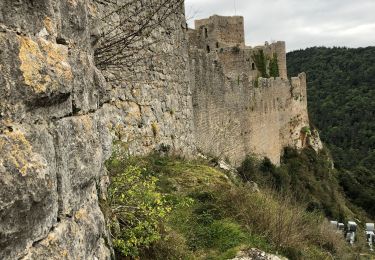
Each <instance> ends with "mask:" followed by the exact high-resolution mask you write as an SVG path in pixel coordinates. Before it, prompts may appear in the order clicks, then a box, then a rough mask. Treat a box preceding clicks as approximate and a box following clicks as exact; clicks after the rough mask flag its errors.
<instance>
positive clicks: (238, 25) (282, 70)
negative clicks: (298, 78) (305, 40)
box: [188, 15, 287, 79]
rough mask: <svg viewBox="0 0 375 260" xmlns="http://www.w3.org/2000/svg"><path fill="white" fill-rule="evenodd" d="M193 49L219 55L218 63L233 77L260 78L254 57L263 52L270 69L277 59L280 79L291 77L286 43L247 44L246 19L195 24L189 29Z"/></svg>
mask: <svg viewBox="0 0 375 260" xmlns="http://www.w3.org/2000/svg"><path fill="white" fill-rule="evenodd" d="M188 35H189V43H190V48H198V49H201V50H204V51H205V52H206V53H216V54H217V56H218V60H219V61H220V62H221V63H222V64H223V66H224V67H225V71H226V72H227V73H228V75H229V74H240V73H246V74H248V76H249V77H253V78H256V77H258V75H259V74H260V70H259V68H257V65H256V62H255V61H254V58H253V57H254V55H256V54H257V53H258V52H259V51H263V53H264V55H265V58H266V63H267V70H269V65H270V60H271V59H272V58H274V55H276V57H277V64H278V69H279V76H280V77H281V78H284V79H286V78H287V67H286V48H285V42H283V41H278V42H274V43H271V44H269V43H267V42H266V43H265V44H264V45H263V46H256V47H250V46H246V44H245V30H244V18H243V17H242V16H218V15H214V16H211V17H209V18H207V19H201V20H196V21H195V29H189V31H188Z"/></svg>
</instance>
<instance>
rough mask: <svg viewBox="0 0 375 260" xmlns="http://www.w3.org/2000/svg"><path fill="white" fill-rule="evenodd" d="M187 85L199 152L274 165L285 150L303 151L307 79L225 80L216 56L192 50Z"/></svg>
mask: <svg viewBox="0 0 375 260" xmlns="http://www.w3.org/2000/svg"><path fill="white" fill-rule="evenodd" d="M190 55H191V64H190V67H191V83H192V89H193V107H194V109H193V111H194V125H195V137H196V140H197V146H198V149H199V150H200V151H201V152H202V153H207V154H210V155H211V156H215V157H221V158H226V159H228V160H229V161H230V162H231V163H233V164H235V165H239V164H240V163H241V162H242V161H243V159H244V158H245V157H246V155H248V154H254V155H257V156H259V157H263V156H267V157H269V158H270V159H271V160H272V162H274V163H276V164H278V163H279V162H280V156H281V153H282V149H283V147H285V146H293V147H297V148H302V141H301V140H300V131H301V129H302V127H304V126H307V125H308V124H309V123H308V116H307V103H306V78H305V75H304V74H301V75H300V76H299V77H297V78H292V81H291V82H290V81H289V80H287V79H281V78H276V79H273V78H271V79H263V78H260V79H259V82H258V86H256V85H255V84H254V81H253V78H252V77H249V76H247V75H246V74H240V73H238V74H237V75H235V77H229V76H228V75H227V74H226V73H225V70H224V68H225V66H226V65H225V64H222V63H221V60H220V59H218V56H217V55H216V53H211V54H206V53H205V51H203V50H198V49H192V50H191V53H190Z"/></svg>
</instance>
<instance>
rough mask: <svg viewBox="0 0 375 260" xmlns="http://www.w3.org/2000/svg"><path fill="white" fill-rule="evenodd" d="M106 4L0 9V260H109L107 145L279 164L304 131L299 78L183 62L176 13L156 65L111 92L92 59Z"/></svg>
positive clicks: (190, 56)
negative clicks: (259, 158)
mask: <svg viewBox="0 0 375 260" xmlns="http://www.w3.org/2000/svg"><path fill="white" fill-rule="evenodd" d="M127 1H128V0H127ZM105 2H106V1H95V3H94V2H93V1H90V0H33V1H30V0H27V1H26V0H18V1H13V0H3V1H0V259H19V258H21V259H109V258H110V255H111V251H110V242H109V240H108V234H107V230H106V225H105V219H104V217H103V214H102V212H101V210H100V207H99V200H100V199H105V193H106V185H107V184H108V178H107V176H106V169H105V167H104V162H105V160H106V159H107V158H109V156H110V155H111V149H112V142H113V141H114V140H122V141H123V142H126V143H128V144H129V151H130V152H131V153H134V154H146V153H148V152H151V151H153V150H154V149H158V148H159V147H160V146H161V145H166V146H169V147H170V148H171V151H172V152H175V153H178V154H182V155H185V156H194V154H195V153H196V150H197V147H198V148H200V149H201V150H203V151H204V152H207V153H208V152H211V151H213V152H214V153H216V154H219V153H220V154H221V153H222V151H224V152H225V155H227V156H228V157H230V159H231V160H232V161H233V162H234V163H238V162H240V160H241V159H242V158H244V156H245V155H246V154H248V153H257V154H261V155H263V156H268V157H270V158H272V159H273V161H275V162H277V161H278V160H279V159H278V158H279V156H280V151H281V147H282V146H284V145H290V144H294V145H296V146H298V142H299V137H300V135H299V134H300V133H299V129H300V128H301V127H302V126H304V125H305V124H307V123H308V118H307V112H306V88H305V78H304V75H303V74H302V75H300V77H299V78H295V79H293V80H292V82H289V81H288V80H286V79H281V78H277V79H260V80H259V86H258V87H257V88H255V87H254V85H253V83H252V82H253V81H252V80H251V79H250V77H247V76H243V77H235V78H233V77H232V78H228V76H227V75H226V74H225V68H224V66H223V65H222V64H220V63H218V62H217V59H216V57H215V56H210V55H207V54H206V53H202V51H201V50H198V49H191V50H190V51H189V48H188V38H187V37H188V35H187V32H186V26H185V21H184V14H183V11H182V10H181V13H179V14H176V15H175V16H173V17H171V18H169V20H168V23H169V31H168V32H166V31H163V30H158V31H155V35H154V36H155V37H158V38H159V40H160V41H159V43H158V44H156V45H155V46H153V47H152V48H154V50H153V51H155V52H162V53H163V55H162V56H161V58H158V59H157V60H153V61H149V62H151V64H150V63H147V62H146V63H145V65H144V66H143V67H142V66H141V67H139V68H137V70H138V71H136V73H137V75H139V77H138V78H137V80H134V79H132V78H131V77H132V75H134V73H135V72H134V71H133V70H132V68H124V69H123V71H122V73H123V76H124V77H123V78H125V79H124V80H123V81H122V82H120V83H119V82H117V83H107V82H106V80H105V78H104V76H103V73H102V72H100V71H99V70H98V69H97V68H96V67H95V64H94V59H93V52H94V46H93V45H94V43H95V38H96V37H97V33H98V28H97V27H98V26H99V27H100V23H99V22H98V21H99V20H98V18H100V17H103V12H105V8H106V7H105V4H104V3H105ZM98 23H99V24H98ZM224 38H225V37H224ZM240 38H241V39H242V38H243V36H241V37H240ZM280 57H282V56H280ZM285 73H286V72H285ZM110 74H111V72H110V71H106V72H105V76H107V77H108V76H110ZM126 78H128V79H126Z"/></svg>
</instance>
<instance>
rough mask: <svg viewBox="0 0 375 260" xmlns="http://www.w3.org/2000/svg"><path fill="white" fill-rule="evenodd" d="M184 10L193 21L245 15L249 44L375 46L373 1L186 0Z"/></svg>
mask: <svg viewBox="0 0 375 260" xmlns="http://www.w3.org/2000/svg"><path fill="white" fill-rule="evenodd" d="M185 7H186V13H187V16H188V17H189V16H194V19H200V18H206V17H209V16H210V15H213V14H218V15H235V14H236V15H242V16H244V18H245V32H246V43H247V44H248V45H259V44H263V43H264V42H265V41H272V40H285V41H286V42H287V48H288V50H295V49H301V48H306V47H311V46H347V47H365V46H371V45H375V16H374V13H375V1H374V0H356V1H353V0H304V1H300V0H185ZM189 25H190V26H193V19H191V20H189Z"/></svg>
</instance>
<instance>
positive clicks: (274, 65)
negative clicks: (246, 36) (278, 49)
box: [270, 53, 280, 77]
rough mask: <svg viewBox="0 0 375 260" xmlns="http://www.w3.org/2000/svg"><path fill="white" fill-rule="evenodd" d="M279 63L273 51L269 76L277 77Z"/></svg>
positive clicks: (278, 74)
mask: <svg viewBox="0 0 375 260" xmlns="http://www.w3.org/2000/svg"><path fill="white" fill-rule="evenodd" d="M279 76H280V73H279V65H278V60H277V54H276V53H274V54H273V56H272V58H271V60H270V77H279Z"/></svg>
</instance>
